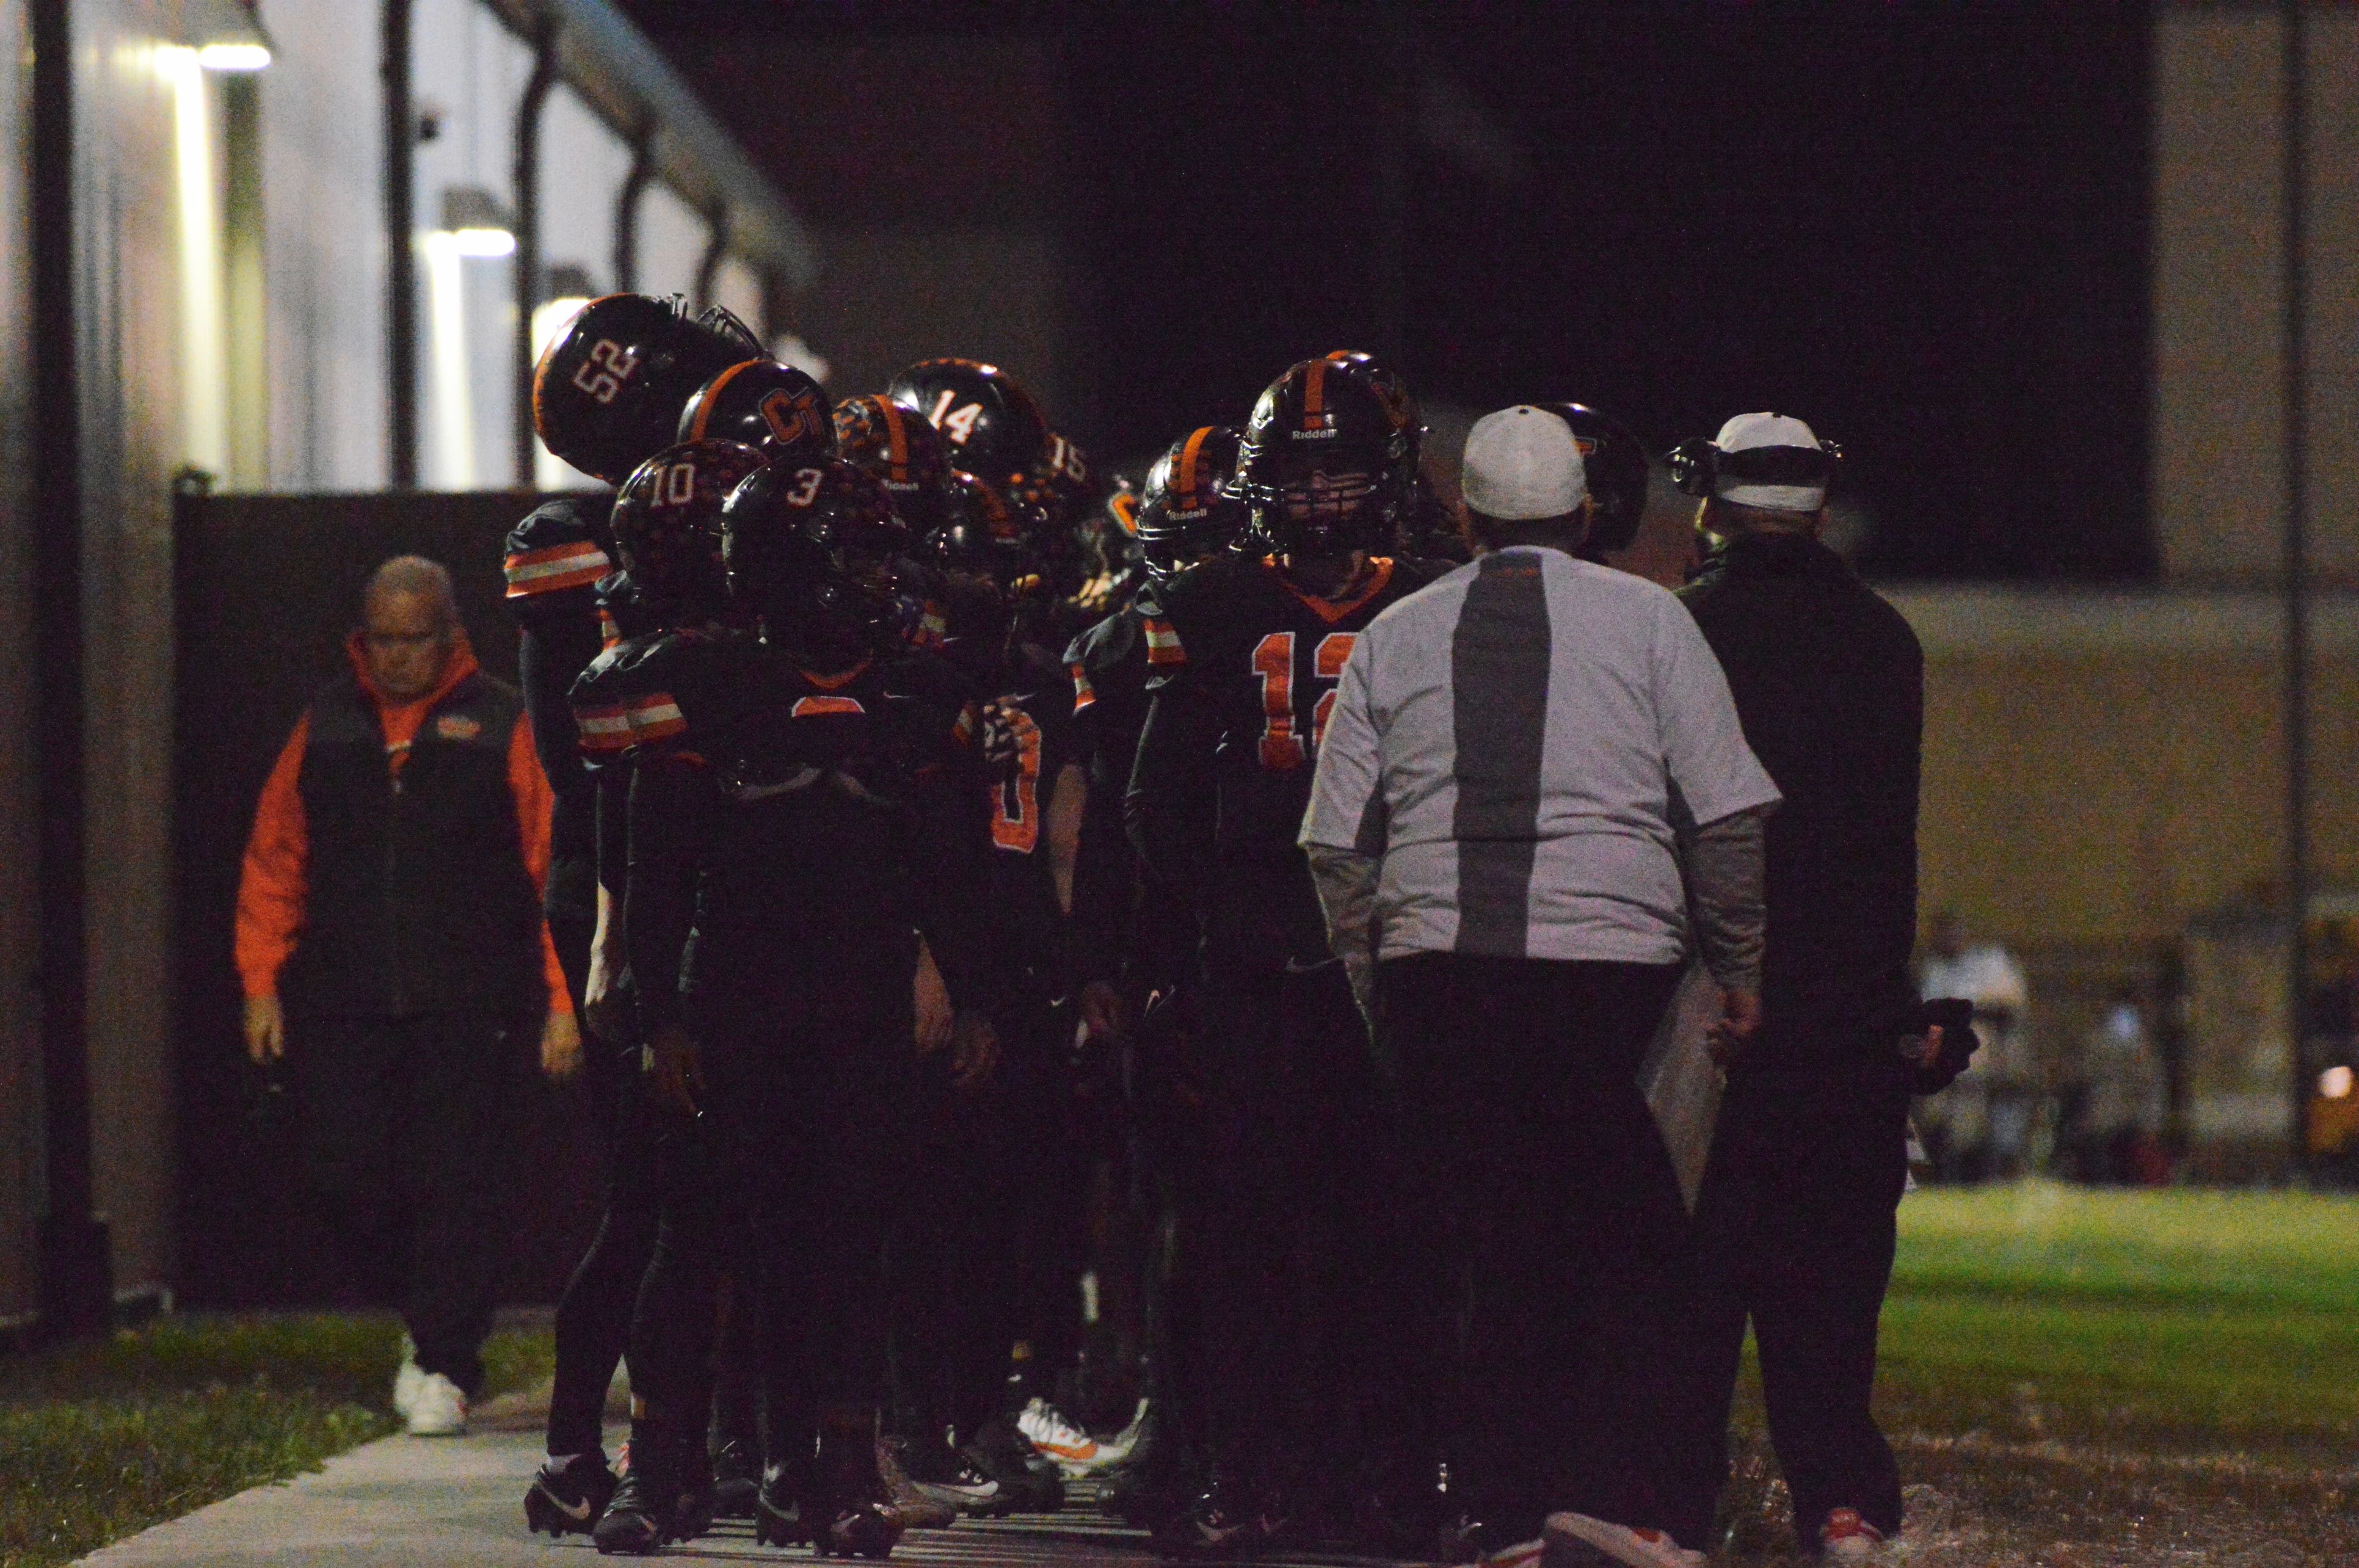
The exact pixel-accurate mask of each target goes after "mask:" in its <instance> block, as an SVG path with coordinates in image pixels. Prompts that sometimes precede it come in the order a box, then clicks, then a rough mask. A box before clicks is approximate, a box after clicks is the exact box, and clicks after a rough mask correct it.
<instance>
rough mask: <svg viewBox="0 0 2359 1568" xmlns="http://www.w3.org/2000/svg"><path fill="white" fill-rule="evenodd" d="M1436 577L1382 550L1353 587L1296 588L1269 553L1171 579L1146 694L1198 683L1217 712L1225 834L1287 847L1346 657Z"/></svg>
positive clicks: (1154, 637) (1229, 839)
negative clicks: (1322, 591) (1367, 631)
mask: <svg viewBox="0 0 2359 1568" xmlns="http://www.w3.org/2000/svg"><path fill="white" fill-rule="evenodd" d="M1439 575H1440V572H1439V570H1438V569H1436V568H1433V567H1431V566H1430V565H1429V564H1427V563H1424V562H1420V561H1404V560H1396V559H1394V558H1392V557H1384V556H1379V557H1375V558H1373V559H1372V560H1370V561H1369V563H1368V570H1367V573H1366V575H1365V577H1364V579H1363V580H1362V582H1361V583H1360V584H1359V585H1358V586H1357V587H1356V588H1355V589H1353V592H1352V593H1351V594H1350V596H1348V597H1346V598H1344V599H1342V600H1335V601H1332V602H1331V601H1329V600H1322V599H1318V598H1314V597H1313V596H1311V595H1310V594H1307V593H1305V592H1303V591H1302V590H1301V589H1299V588H1297V587H1295V586H1294V584H1293V582H1292V581H1291V579H1288V577H1287V575H1286V574H1285V572H1284V571H1282V570H1281V569H1280V568H1278V566H1277V562H1276V560H1275V559H1274V558H1264V559H1261V560H1255V559H1252V558H1249V557H1234V556H1232V557H1222V558H1220V559H1217V560H1212V561H1208V562H1206V563H1205V564H1204V565H1202V566H1201V567H1198V568H1195V569H1194V570H1192V571H1190V572H1186V573H1183V574H1182V575H1181V576H1180V577H1179V578H1178V579H1174V580H1173V581H1172V582H1170V583H1169V584H1167V585H1166V586H1165V588H1164V590H1163V592H1162V594H1161V595H1160V596H1159V598H1160V603H1159V607H1158V613H1156V614H1153V615H1149V616H1147V617H1146V619H1145V620H1144V622H1143V630H1144V633H1145V641H1146V643H1147V668H1148V679H1147V687H1148V689H1149V690H1150V691H1151V692H1155V693H1158V694H1159V693H1162V692H1166V691H1169V692H1173V693H1175V694H1177V693H1181V692H1192V693H1194V694H1195V695H1196V696H1198V697H1201V700H1203V701H1204V702H1206V703H1207V704H1209V705H1210V706H1211V708H1212V711H1213V714H1214V715H1215V724H1216V727H1217V729H1218V730H1219V732H1220V745H1219V751H1218V753H1217V757H1216V760H1215V763H1214V767H1215V771H1216V776H1217V779H1218V789H1219V813H1220V816H1219V829H1218V843H1219V845H1220V847H1221V848H1222V849H1223V850H1224V851H1228V850H1234V851H1239V852H1252V851H1256V850H1279V849H1292V848H1293V847H1294V843H1295V838H1296V835H1297V834H1299V832H1300V831H1301V828H1302V816H1303V813H1304V812H1305V811H1306V810H1307V809H1308V808H1309V806H1310V779H1311V772H1312V767H1313V764H1314V763H1315V762H1317V761H1318V755H1319V741H1320V738H1321V735H1322V734H1323V733H1324V731H1325V730H1326V727H1327V716H1328V714H1329V713H1330V712H1331V711H1332V710H1333V708H1334V706H1335V687H1336V683H1337V682H1338V681H1340V680H1341V679H1342V678H1343V661H1344V660H1345V659H1347V658H1349V657H1351V654H1352V645H1353V643H1354V642H1355V641H1356V640H1357V639H1358V636H1359V633H1360V632H1361V630H1362V629H1363V628H1364V627H1365V626H1366V625H1367V624H1368V622H1371V621H1373V620H1375V618H1376V617H1377V616H1378V615H1379V614H1382V613H1383V612H1384V611H1386V609H1388V608H1389V607H1390V606H1391V605H1393V604H1394V603H1395V602H1396V601H1397V600H1400V599H1403V598H1405V597H1406V596H1408V594H1411V593H1414V592H1416V591H1417V590H1418V589H1420V588H1423V587H1424V586H1425V585H1426V584H1427V583H1429V582H1430V581H1432V580H1433V579H1434V578H1435V577H1437V576H1439Z"/></svg>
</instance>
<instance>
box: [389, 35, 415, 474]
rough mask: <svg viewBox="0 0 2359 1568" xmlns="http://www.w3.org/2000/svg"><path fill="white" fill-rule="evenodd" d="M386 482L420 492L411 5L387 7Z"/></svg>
mask: <svg viewBox="0 0 2359 1568" xmlns="http://www.w3.org/2000/svg"><path fill="white" fill-rule="evenodd" d="M384 49H385V57H384V64H383V67H382V70H383V72H384V76H385V350H386V483H387V484H388V485H389V486H390V487H391V488H392V489H395V490H416V489H417V488H418V256H417V253H416V251H415V249H414V248H413V245H412V233H413V230H414V229H415V227H416V222H417V218H416V213H417V201H416V197H415V190H414V187H415V184H416V178H417V168H416V162H415V158H414V156H413V155H414V153H415V151H416V148H417V145H418V125H417V114H416V110H415V108H414V107H413V105H412V104H411V103H410V96H409V0H385V29H384Z"/></svg>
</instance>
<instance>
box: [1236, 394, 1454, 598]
mask: <svg viewBox="0 0 2359 1568" xmlns="http://www.w3.org/2000/svg"><path fill="white" fill-rule="evenodd" d="M1417 434H1418V426H1417V419H1416V414H1415V410H1414V408H1413V406H1411V405H1410V404H1409V402H1408V398H1407V396H1406V395H1404V393H1403V391H1402V390H1401V388H1400V387H1399V386H1398V384H1397V383H1396V382H1393V381H1391V380H1389V379H1385V378H1379V377H1376V376H1374V375H1371V374H1369V373H1366V372H1365V371H1364V370H1362V369H1361V368H1360V367H1359V366H1358V365H1355V364H1353V362H1350V361H1348V360H1332V359H1316V360H1305V361H1303V362H1301V363H1300V364H1298V365H1296V366H1295V367H1294V368H1293V369H1291V370H1289V371H1288V372H1287V373H1285V374H1284V375H1281V376H1279V377H1278V378H1277V380H1276V381H1274V382H1272V383H1270V384H1269V387H1268V389H1267V390H1266V391H1265V392H1264V393H1263V394H1262V395H1261V399H1260V401H1259V402H1257V403H1256V404H1255V405H1254V411H1253V417H1252V418H1251V419H1250V420H1248V421H1247V422H1246V424H1245V447H1244V450H1243V451H1242V452H1241V454H1240V455H1239V458H1238V463H1237V488H1238V490H1239V491H1240V492H1242V493H1243V495H1244V496H1245V500H1246V502H1247V503H1249V504H1250V505H1251V506H1252V508H1253V514H1254V523H1255V524H1256V527H1257V528H1258V529H1259V530H1260V532H1261V533H1262V534H1264V535H1266V536H1267V537H1268V539H1269V540H1270V542H1271V543H1272V544H1273V545H1274V546H1277V549H1278V550H1279V551H1280V552H1281V553H1284V554H1288V555H1305V556H1314V557H1315V556H1337V555H1343V554H1346V553H1348V552H1350V551H1353V550H1378V549H1382V548H1384V547H1385V546H1388V545H1390V544H1391V543H1392V539H1393V531H1394V524H1395V523H1396V521H1397V518H1398V515H1399V513H1400V509H1401V507H1402V506H1403V504H1404V503H1406V502H1407V500H1408V492H1409V487H1410V485H1411V483H1412V482H1413V481H1414V480H1415V478H1416V462H1415V452H1416V449H1417Z"/></svg>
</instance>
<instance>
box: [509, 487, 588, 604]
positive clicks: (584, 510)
mask: <svg viewBox="0 0 2359 1568" xmlns="http://www.w3.org/2000/svg"><path fill="white" fill-rule="evenodd" d="M604 533H605V530H604V529H603V527H602V526H601V525H600V521H599V509H598V505H597V503H596V500H595V498H592V497H588V496H576V495H565V496H560V497H558V498H557V499H556V500H554V501H549V502H544V503H541V504H540V505H539V506H538V507H535V508H534V509H533V511H532V513H531V514H530V515H528V516H527V517H526V518H525V520H524V521H523V522H521V523H519V524H516V526H515V527H514V528H511V529H509V530H508V537H507V545H506V551H505V555H504V558H503V560H502V563H501V564H502V568H503V569H504V571H505V572H506V577H507V596H508V598H509V599H511V600H519V599H533V598H537V597H538V596H539V595H542V594H546V593H560V592H563V591H564V590H565V589H575V588H589V587H592V585H594V584H595V583H596V582H597V580H598V579H600V578H602V577H604V576H605V575H606V574H607V573H608V572H610V571H612V570H614V563H613V562H612V561H611V560H609V559H608V557H607V554H606V547H605V545H604V543H603V537H604Z"/></svg>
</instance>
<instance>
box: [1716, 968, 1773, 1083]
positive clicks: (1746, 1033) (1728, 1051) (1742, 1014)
mask: <svg viewBox="0 0 2359 1568" xmlns="http://www.w3.org/2000/svg"><path fill="white" fill-rule="evenodd" d="M1760 1030H1761V993H1760V992H1759V991H1754V990H1736V989H1727V990H1723V991H1722V992H1721V993H1720V1021H1719V1022H1716V1023H1714V1024H1713V1025H1712V1028H1711V1030H1710V1031H1709V1033H1707V1034H1706V1036H1705V1038H1707V1039H1708V1040H1710V1041H1711V1042H1712V1060H1713V1061H1714V1062H1716V1063H1718V1064H1719V1065H1720V1067H1721V1070H1722V1071H1723V1072H1725V1071H1727V1070H1728V1069H1729V1068H1731V1067H1733V1066H1734V1065H1736V1064H1737V1063H1738V1062H1740V1061H1742V1060H1744V1058H1745V1052H1746V1051H1747V1050H1749V1049H1750V1048H1751V1047H1752V1044H1753V1036H1754V1035H1756V1033H1760Z"/></svg>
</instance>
